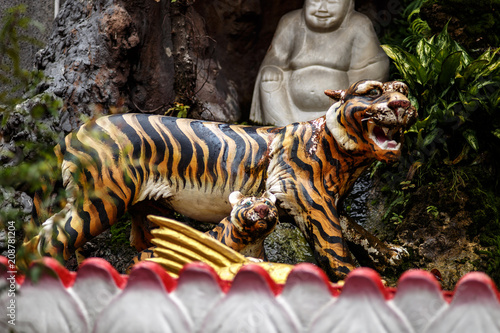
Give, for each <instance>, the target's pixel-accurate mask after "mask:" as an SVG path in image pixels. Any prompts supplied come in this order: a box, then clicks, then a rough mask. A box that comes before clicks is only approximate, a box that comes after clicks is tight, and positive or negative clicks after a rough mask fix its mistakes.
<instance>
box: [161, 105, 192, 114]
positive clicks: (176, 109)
mask: <svg viewBox="0 0 500 333" xmlns="http://www.w3.org/2000/svg"><path fill="white" fill-rule="evenodd" d="M190 108H191V107H190V106H189V105H185V104H182V103H178V102H175V104H174V106H173V107H171V108H169V109H168V110H167V112H165V115H167V116H170V115H174V114H176V116H177V118H186V117H187V116H188V112H189V109H190Z"/></svg>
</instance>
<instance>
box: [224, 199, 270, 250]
mask: <svg viewBox="0 0 500 333" xmlns="http://www.w3.org/2000/svg"><path fill="white" fill-rule="evenodd" d="M229 202H230V203H231V205H232V206H233V209H232V211H231V223H232V224H233V225H234V226H235V228H236V229H237V230H238V232H239V233H240V234H241V235H242V236H244V237H248V239H247V240H250V239H262V238H265V237H266V236H267V235H269V234H270V233H271V232H272V231H273V230H274V228H275V227H276V224H277V223H278V209H277V208H276V206H275V202H276V197H275V196H274V195H273V194H271V193H269V192H265V193H264V195H263V196H262V197H245V196H243V195H242V194H241V193H240V192H237V191H236V192H233V193H231V195H230V196H229Z"/></svg>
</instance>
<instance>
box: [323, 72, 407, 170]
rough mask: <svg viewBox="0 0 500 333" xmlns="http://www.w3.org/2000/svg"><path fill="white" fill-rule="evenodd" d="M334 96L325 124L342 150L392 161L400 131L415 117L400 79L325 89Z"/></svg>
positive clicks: (396, 150)
mask: <svg viewBox="0 0 500 333" xmlns="http://www.w3.org/2000/svg"><path fill="white" fill-rule="evenodd" d="M325 94H326V95H327V96H329V97H331V98H333V99H336V100H338V102H336V103H335V104H333V105H332V106H331V108H330V109H329V110H328V112H327V114H326V124H327V126H328V129H329V130H330V132H331V133H332V135H333V136H334V138H335V140H336V141H337V142H338V144H339V145H340V146H341V148H343V149H344V150H346V151H348V152H351V153H362V154H364V155H365V156H373V157H375V158H376V159H377V160H380V161H386V162H393V161H395V160H397V159H398V158H399V156H400V154H401V144H402V142H403V134H404V131H405V130H406V129H408V128H409V127H410V126H411V125H413V123H415V121H416V119H417V112H416V110H415V108H414V107H413V106H412V105H411V103H410V101H409V100H408V87H407V86H406V85H405V84H404V83H402V82H397V81H393V82H387V83H381V82H378V81H373V80H363V81H359V82H357V83H355V84H353V85H351V86H350V87H349V88H348V89H346V90H326V91H325Z"/></svg>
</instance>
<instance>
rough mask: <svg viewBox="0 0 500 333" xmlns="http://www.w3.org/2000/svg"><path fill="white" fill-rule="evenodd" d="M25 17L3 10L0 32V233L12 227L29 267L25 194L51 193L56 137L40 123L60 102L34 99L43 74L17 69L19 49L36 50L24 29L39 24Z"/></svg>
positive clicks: (20, 11) (20, 10) (30, 231)
mask: <svg viewBox="0 0 500 333" xmlns="http://www.w3.org/2000/svg"><path fill="white" fill-rule="evenodd" d="M25 11H26V6H17V7H13V8H11V9H8V10H7V11H6V14H5V16H4V18H3V20H2V22H1V26H0V82H1V84H2V85H1V88H0V123H1V126H0V137H1V138H2V141H1V142H0V227H1V228H4V229H6V228H7V227H10V226H15V229H16V230H15V235H16V243H17V244H16V245H17V246H16V248H17V251H16V252H17V253H16V254H17V258H18V259H22V260H25V261H27V262H29V261H30V260H31V259H32V258H33V257H34V256H35V255H34V253H33V252H30V250H29V249H26V248H23V247H20V246H19V243H21V242H22V236H23V235H24V234H25V235H26V236H27V238H30V237H31V236H33V235H35V234H36V233H37V232H38V229H37V228H36V227H35V226H33V225H31V224H29V223H28V222H29V220H30V217H31V214H30V213H31V211H30V209H29V207H30V204H29V201H30V199H29V197H28V195H27V194H26V193H30V194H32V193H33V192H34V191H35V190H37V189H40V188H42V187H46V188H47V190H48V192H49V191H51V190H52V188H51V184H50V182H46V180H48V179H53V178H55V177H54V173H55V172H56V170H57V168H56V165H57V161H56V158H55V156H54V152H53V148H52V147H53V145H54V142H56V141H57V139H58V137H57V136H58V135H57V134H55V131H54V130H53V129H52V128H51V125H50V122H45V121H43V120H44V119H46V118H50V117H52V118H57V114H58V109H59V108H60V107H61V102H60V101H59V100H57V99H54V98H53V97H52V96H50V95H39V96H35V87H36V85H37V84H38V83H39V82H40V80H42V79H43V74H42V73H40V72H38V71H36V70H31V71H29V70H26V69H23V68H22V66H21V60H20V59H21V57H20V55H21V46H22V45H23V43H28V44H34V45H35V46H40V45H41V44H40V42H38V41H36V40H35V39H33V38H31V37H29V36H28V35H26V29H27V28H28V27H29V26H31V25H34V26H37V27H38V26H39V24H37V23H36V22H34V21H32V20H31V19H29V18H28V17H26V16H25ZM56 196H57V197H58V199H60V198H62V197H63V196H64V195H63V194H60V195H58V194H57V193H56ZM42 199H43V200H42V201H41V205H42V206H49V204H50V203H51V202H52V201H53V200H54V199H55V198H54V197H45V198H42ZM9 230H10V229H9ZM9 242H10V240H9Z"/></svg>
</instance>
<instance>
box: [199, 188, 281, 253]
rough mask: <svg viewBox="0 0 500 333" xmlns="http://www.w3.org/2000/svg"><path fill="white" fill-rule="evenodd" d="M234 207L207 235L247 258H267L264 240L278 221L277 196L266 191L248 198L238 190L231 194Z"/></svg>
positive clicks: (230, 198) (230, 199)
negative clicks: (259, 195) (261, 194)
mask: <svg viewBox="0 0 500 333" xmlns="http://www.w3.org/2000/svg"><path fill="white" fill-rule="evenodd" d="M229 202H230V203H231V206H232V207H233V208H232V210H231V215H229V216H228V217H226V218H224V219H223V220H222V221H221V222H220V223H219V224H218V225H217V226H216V227H215V228H213V229H212V230H210V231H207V235H209V236H210V237H212V238H214V239H216V240H218V241H219V242H221V243H222V244H224V245H226V246H229V247H230V248H232V249H233V250H235V251H236V252H239V253H241V254H243V255H244V256H246V257H252V258H257V259H262V260H264V259H266V255H265V251H264V240H265V239H266V237H267V236H268V235H269V234H270V233H271V232H272V231H273V230H274V228H275V227H276V224H277V223H278V209H277V208H276V206H275V202H276V197H275V196H274V195H273V194H272V193H269V192H265V193H264V195H263V196H262V197H245V196H244V195H243V194H241V192H239V191H235V192H233V193H231V195H229Z"/></svg>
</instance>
